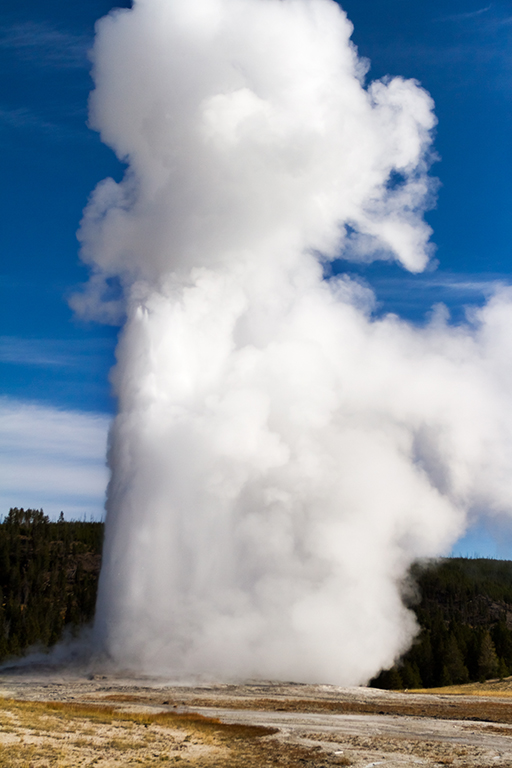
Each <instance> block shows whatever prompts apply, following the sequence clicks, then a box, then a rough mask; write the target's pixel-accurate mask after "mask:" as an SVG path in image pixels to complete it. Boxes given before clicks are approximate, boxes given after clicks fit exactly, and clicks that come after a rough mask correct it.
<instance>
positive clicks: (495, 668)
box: [370, 557, 512, 688]
mask: <svg viewBox="0 0 512 768" xmlns="http://www.w3.org/2000/svg"><path fill="white" fill-rule="evenodd" d="M411 577H412V581H413V583H415V584H416V585H417V586H416V588H415V590H414V591H415V596H414V597H412V598H409V599H408V602H409V606H410V607H411V608H412V609H413V610H414V612H415V613H416V617H417V619H418V623H419V625H420V627H421V632H420V634H419V636H418V637H417V638H416V641H415V642H414V644H413V646H412V648H411V649H410V650H409V651H408V652H407V653H406V654H405V655H404V656H403V657H402V658H401V659H400V660H399V661H398V662H397V663H396V664H395V666H394V667H393V668H392V669H389V670H385V671H383V672H381V673H380V675H378V676H377V677H376V678H374V679H373V680H372V681H371V683H370V685H373V686H375V687H378V688H421V687H425V688H430V687H435V686H443V685H452V684H457V683H467V682H477V681H484V680H488V679H491V678H497V677H499V678H503V677H507V676H508V675H509V674H510V673H511V672H512V562H511V561H509V560H491V559H467V558H460V557H457V558H446V559H442V560H440V561H439V562H437V563H435V564H430V565H428V566H421V565H415V566H413V568H412V569H411Z"/></svg>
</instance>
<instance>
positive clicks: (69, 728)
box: [0, 670, 512, 768]
mask: <svg viewBox="0 0 512 768" xmlns="http://www.w3.org/2000/svg"><path fill="white" fill-rule="evenodd" d="M0 695H1V696H2V697H3V698H2V699H1V700H0V768H3V766H6V767H7V766H9V768H11V766H12V767H13V768H46V767H47V766H48V767H49V766H58V767H59V768H71V766H73V767H74V766H84V768H85V767H86V766H93V765H94V766H98V767H99V768H114V767H115V768H117V767H119V768H121V766H122V767H123V768H125V767H127V766H156V765H172V764H179V765H180V766H183V768H184V767H185V766H191V767H193V768H221V767H222V768H248V767H249V766H250V767H251V768H252V767H253V766H254V767H255V768H260V767H261V768H271V767H272V768H274V767H275V766H283V767H284V766H286V767H287V768H291V766H297V767H298V768H302V767H303V766H305V767H309V768H322V766H323V768H331V766H337V765H338V766H339V765H352V766H354V768H363V767H364V768H369V767H370V766H374V765H382V766H387V767H388V768H394V767H396V768H402V767H403V766H413V765H414V766H422V765H423V766H435V765H451V766H454V768H456V767H458V766H468V767H469V766H471V767H475V768H477V767H478V768H487V766H510V768H512V681H510V680H509V681H504V682H502V683H498V682H495V683H491V684H488V685H483V686H478V685H473V686H465V687H462V688H458V689H443V690H441V691H434V692H428V693H425V692H391V691H379V690H375V689H369V688H337V687H333V686H318V685H294V684H276V683H254V684H245V685H172V684H167V683H164V682H162V681H156V680H147V679H146V680H140V679H139V680H132V679H123V678H121V677H107V676H105V677H104V676H96V677H93V678H87V677H80V676H76V675H75V676H71V675H58V674H55V672H47V673H43V672H41V673H39V674H35V673H34V671H33V670H32V671H30V670H25V671H21V672H16V673H15V672H11V673H7V672H4V673H1V674H0Z"/></svg>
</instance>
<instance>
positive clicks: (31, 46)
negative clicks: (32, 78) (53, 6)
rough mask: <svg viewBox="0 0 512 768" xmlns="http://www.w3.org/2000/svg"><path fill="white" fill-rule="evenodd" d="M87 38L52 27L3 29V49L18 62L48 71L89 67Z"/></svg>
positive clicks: (0, 39)
mask: <svg viewBox="0 0 512 768" xmlns="http://www.w3.org/2000/svg"><path fill="white" fill-rule="evenodd" d="M91 44H92V39H91V38H90V37H89V36H87V35H77V34H73V33H71V32H63V31H61V30H58V29H55V28H54V27H52V26H50V25H49V24H45V23H41V22H39V23H38V22H26V23H24V24H15V25H12V26H9V27H1V28H0V47H1V48H4V49H8V50H12V51H15V52H16V55H17V56H18V58H21V59H23V60H24V61H28V62H31V63H33V62H37V63H38V64H39V65H40V66H46V67H68V68H69V67H71V68H76V67H87V66H88V64H89V62H88V58H87V51H88V50H89V48H90V47H91Z"/></svg>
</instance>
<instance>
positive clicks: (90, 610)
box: [0, 507, 103, 660]
mask: <svg viewBox="0 0 512 768" xmlns="http://www.w3.org/2000/svg"><path fill="white" fill-rule="evenodd" d="M102 541H103V523H101V522H85V521H65V520H64V516H63V514H62V513H61V515H60V518H59V520H58V521H57V522H50V520H49V518H48V517H47V515H45V514H44V513H43V510H42V509H41V510H36V509H18V508H16V507H15V508H13V509H11V510H10V511H9V514H8V515H7V517H5V518H4V520H3V521H2V522H1V523H0V660H3V659H5V658H8V657H10V656H18V655H20V654H22V653H23V652H24V651H25V650H26V649H27V648H29V647H30V646H32V645H34V644H40V645H42V646H44V647H49V646H51V645H53V644H54V643H56V642H57V640H59V639H60V637H61V636H62V632H63V630H64V627H70V628H71V629H73V628H75V629H76V628H78V627H79V626H80V625H82V624H85V623H87V622H89V621H91V619H92V618H93V615H94V607H95V602H96V592H97V587H98V576H99V570H100V564H101V546H102Z"/></svg>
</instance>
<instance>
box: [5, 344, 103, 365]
mask: <svg viewBox="0 0 512 768" xmlns="http://www.w3.org/2000/svg"><path fill="white" fill-rule="evenodd" d="M111 347H112V341H111V340H109V339H91V340H88V339H81V340H76V339H23V338H19V337H16V336H0V363H12V364H14V365H30V366H42V367H45V368H48V367H52V368H53V367H57V368H81V367H83V366H84V365H88V364H89V363H90V360H91V358H93V357H96V356H98V355H99V354H101V355H103V354H105V353H107V352H108V350H109V349H111Z"/></svg>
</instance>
